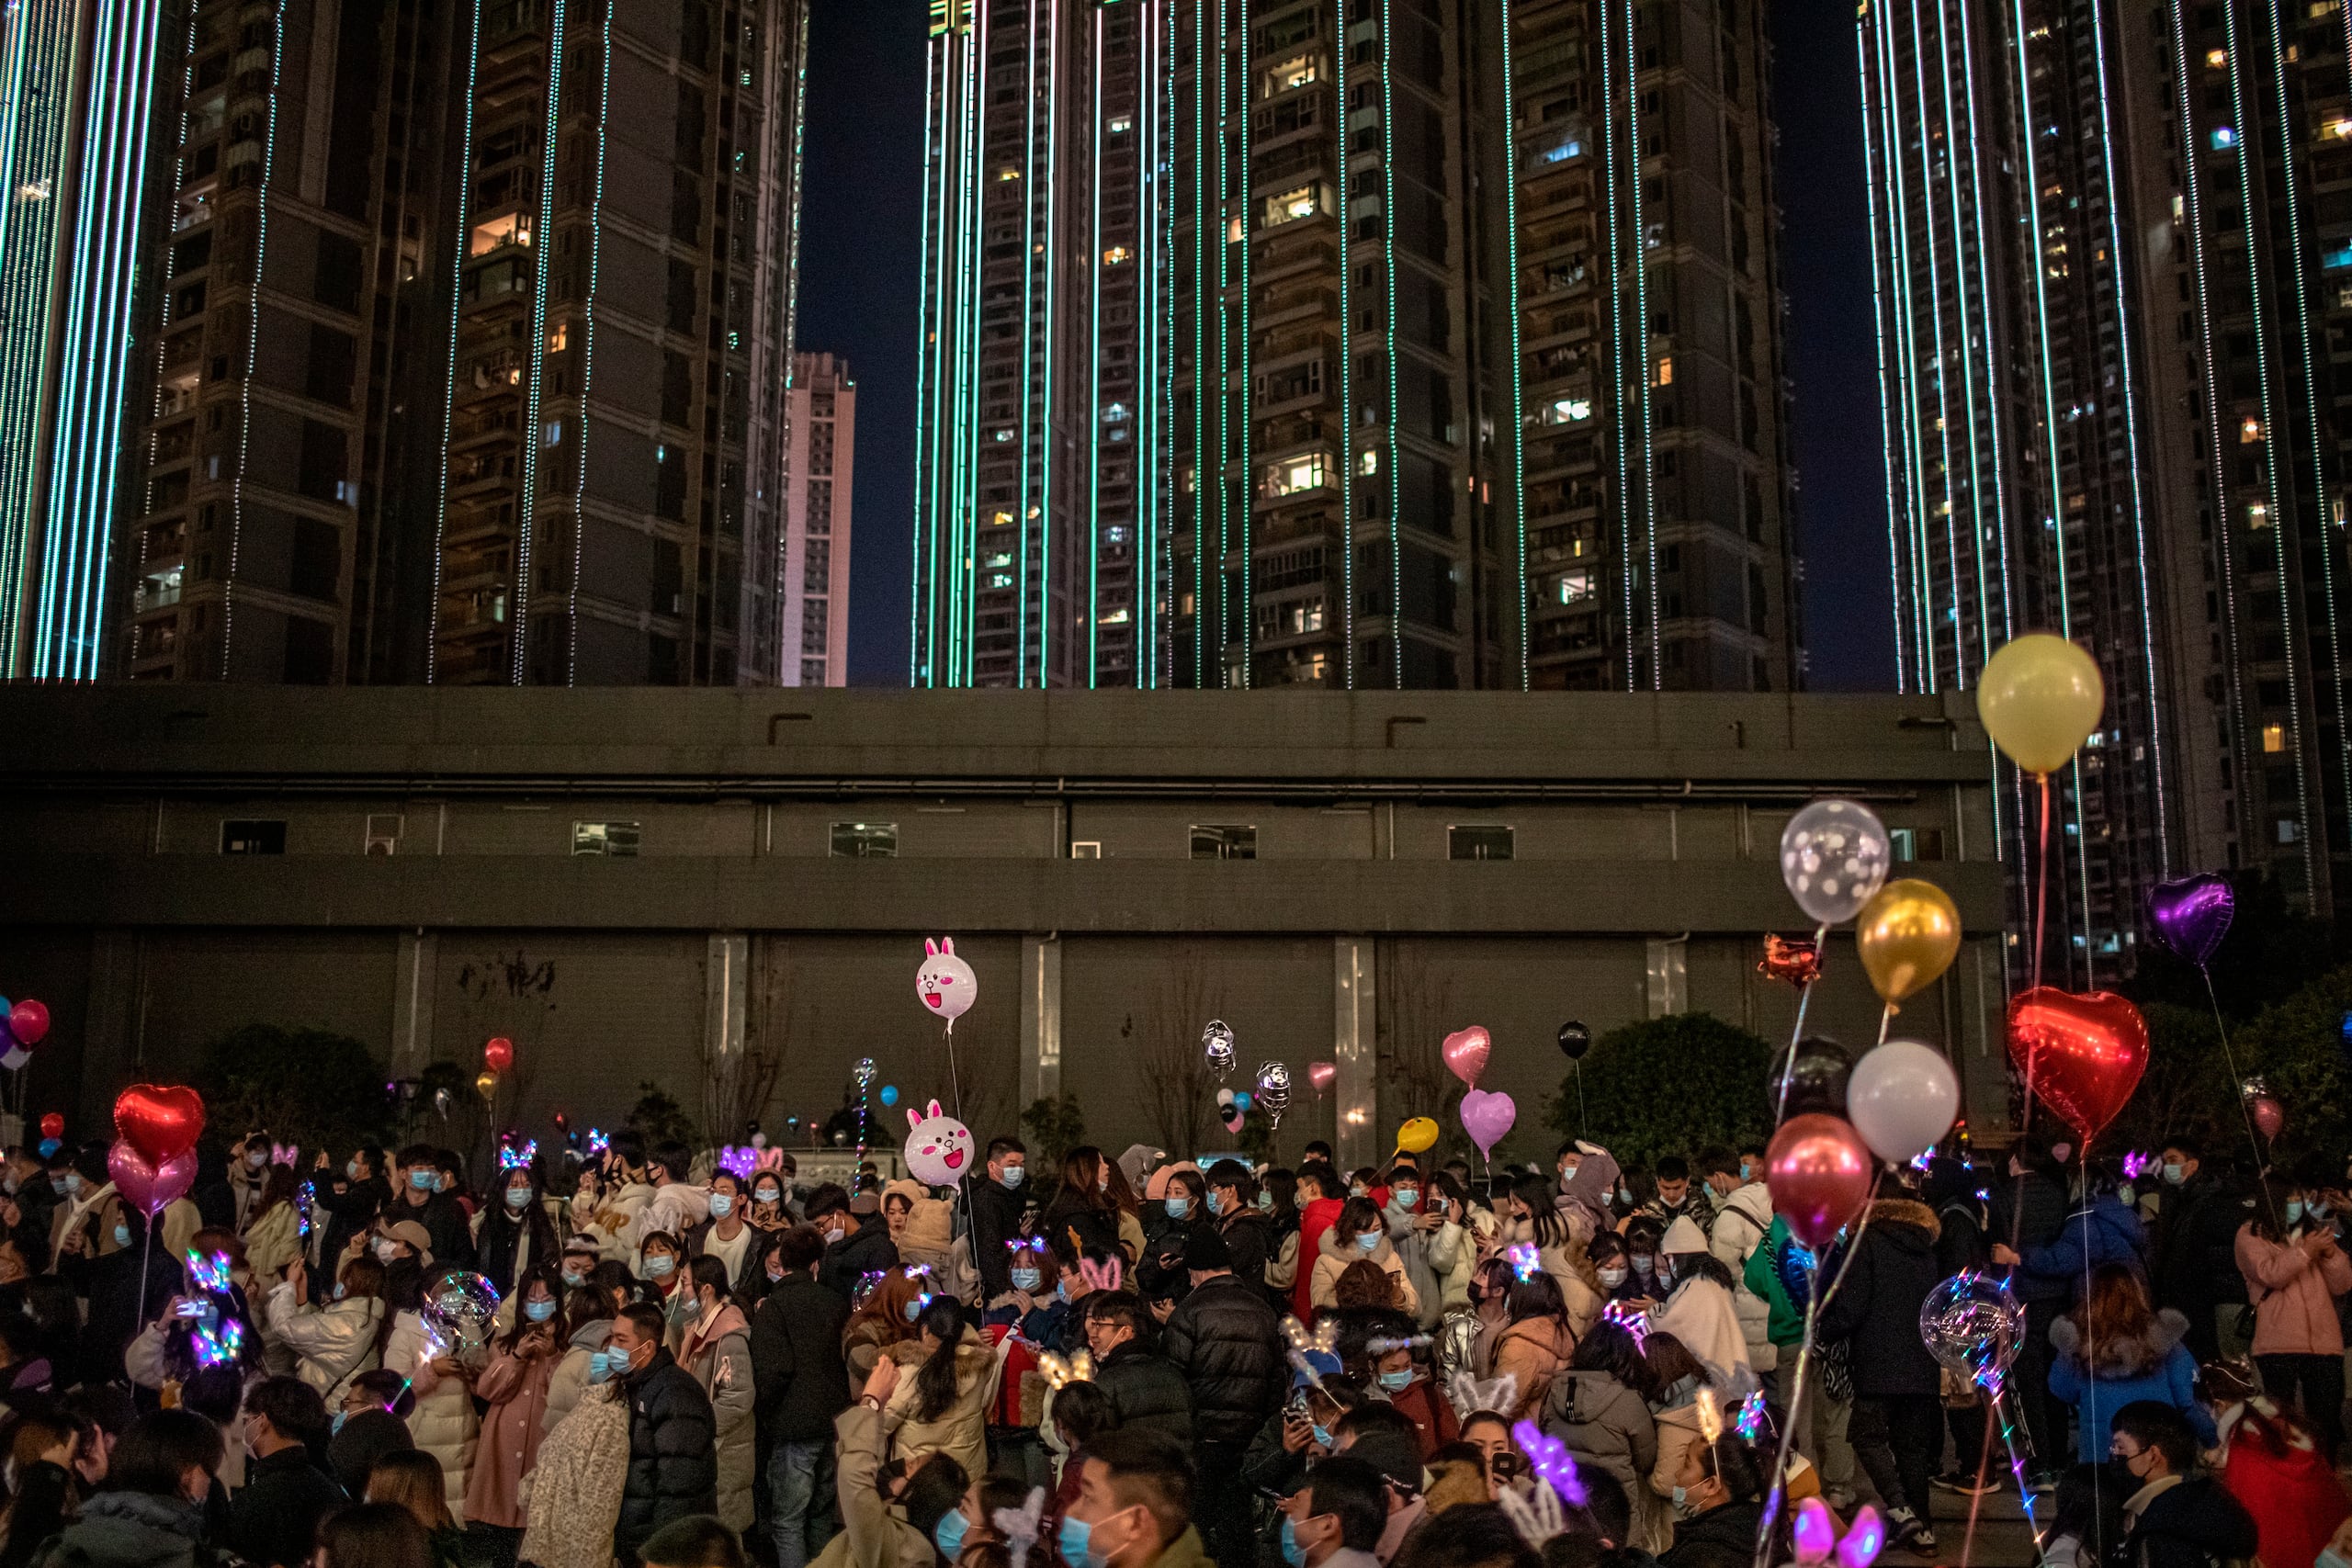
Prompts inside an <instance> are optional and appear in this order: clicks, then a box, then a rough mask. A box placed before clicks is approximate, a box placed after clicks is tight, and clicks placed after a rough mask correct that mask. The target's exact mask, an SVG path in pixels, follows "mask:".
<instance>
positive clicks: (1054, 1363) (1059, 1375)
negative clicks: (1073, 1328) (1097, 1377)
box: [1037, 1350, 1094, 1390]
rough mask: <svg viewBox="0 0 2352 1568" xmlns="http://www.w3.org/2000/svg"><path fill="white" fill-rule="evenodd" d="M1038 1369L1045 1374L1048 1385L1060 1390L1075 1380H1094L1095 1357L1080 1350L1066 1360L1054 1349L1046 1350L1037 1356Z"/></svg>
mask: <svg viewBox="0 0 2352 1568" xmlns="http://www.w3.org/2000/svg"><path fill="white" fill-rule="evenodd" d="M1037 1370H1038V1371H1040V1372H1043V1373H1044V1374H1045V1376H1046V1387H1048V1388H1051V1389H1056V1390H1060V1389H1064V1388H1067V1387H1069V1385H1070V1384H1071V1383H1074V1382H1093V1381H1094V1357H1093V1356H1092V1355H1091V1353H1090V1352H1088V1351H1085V1350H1080V1351H1078V1352H1076V1353H1075V1354H1073V1355H1072V1356H1071V1357H1070V1358H1069V1359H1068V1360H1064V1359H1062V1358H1061V1357H1059V1356H1057V1355H1056V1354H1055V1353H1054V1352H1053V1351H1051V1350H1045V1351H1041V1352H1039V1354H1038V1356H1037Z"/></svg>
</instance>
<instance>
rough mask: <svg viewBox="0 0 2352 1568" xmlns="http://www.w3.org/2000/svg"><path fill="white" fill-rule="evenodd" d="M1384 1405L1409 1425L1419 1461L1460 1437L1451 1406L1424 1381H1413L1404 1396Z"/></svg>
mask: <svg viewBox="0 0 2352 1568" xmlns="http://www.w3.org/2000/svg"><path fill="white" fill-rule="evenodd" d="M1388 1403H1389V1404H1392V1405H1394V1406H1395V1407H1396V1408H1397V1412H1398V1413H1399V1414H1400V1415H1402V1416H1405V1418H1406V1419H1408V1420H1409V1421H1411V1422H1412V1424H1413V1433H1414V1435H1415V1436H1416V1437H1418V1438H1419V1439H1420V1443H1421V1458H1422V1459H1423V1460H1427V1459H1428V1458H1429V1457H1430V1455H1431V1454H1433V1453H1435V1452H1437V1450H1440V1449H1442V1448H1443V1447H1444V1446H1445V1445H1446V1444H1448V1443H1450V1442H1452V1441H1453V1440H1454V1439H1455V1438H1459V1437H1460V1436H1462V1424H1461V1423H1460V1422H1459V1421H1457V1420H1455V1419H1454V1417H1453V1405H1452V1404H1449V1403H1447V1401H1446V1397H1445V1395H1443V1394H1442V1393H1438V1391H1437V1384H1435V1383H1433V1382H1430V1380H1429V1379H1427V1378H1415V1379H1414V1380H1413V1381H1412V1382H1411V1383H1409V1384H1408V1385H1407V1387H1406V1389H1405V1392H1404V1393H1399V1394H1397V1395H1396V1396H1394V1397H1393V1398H1391V1399H1390V1400H1389V1402H1388Z"/></svg>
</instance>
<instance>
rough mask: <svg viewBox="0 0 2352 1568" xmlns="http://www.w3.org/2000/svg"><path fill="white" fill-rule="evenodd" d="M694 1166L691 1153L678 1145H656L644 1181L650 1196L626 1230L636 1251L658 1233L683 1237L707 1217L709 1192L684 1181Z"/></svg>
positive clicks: (648, 1161)
mask: <svg viewBox="0 0 2352 1568" xmlns="http://www.w3.org/2000/svg"><path fill="white" fill-rule="evenodd" d="M693 1163H694V1155H693V1152H692V1151H691V1150H689V1149H688V1148H687V1147H686V1145H684V1144H680V1143H666V1144H661V1145H656V1146H655V1148H654V1150H653V1152H652V1154H651V1155H650V1156H648V1157H647V1159H646V1162H645V1182H646V1185H647V1186H649V1187H650V1188H651V1189H652V1190H653V1193H652V1196H651V1197H650V1198H649V1199H647V1200H646V1201H645V1203H644V1205H643V1206H642V1207H640V1208H639V1210H638V1211H637V1217H636V1218H635V1219H633V1220H632V1221H630V1222H629V1230H628V1239H629V1240H630V1241H631V1242H633V1243H634V1244H635V1245H636V1246H637V1247H639V1248H640V1249H642V1248H643V1247H644V1246H645V1238H646V1237H648V1236H650V1235H653V1234H654V1233H656V1232H657V1231H658V1232H660V1233H661V1234H662V1235H670V1236H680V1235H685V1234H686V1232H687V1231H689V1230H691V1229H693V1228H694V1227H695V1225H698V1224H702V1222H703V1221H705V1220H707V1219H708V1218H709V1217H710V1194H709V1192H708V1191H707V1190H705V1189H703V1188H700V1187H696V1186H694V1185H693V1184H692V1183H690V1182H689V1181H688V1180H687V1175H688V1172H689V1171H690V1169H691V1168H692V1166H693Z"/></svg>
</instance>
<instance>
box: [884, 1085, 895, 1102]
mask: <svg viewBox="0 0 2352 1568" xmlns="http://www.w3.org/2000/svg"><path fill="white" fill-rule="evenodd" d="M882 1103H883V1104H885V1105H896V1104H898V1103H899V1086H898V1085H897V1084H894V1083H886V1084H884V1085H883V1086H882Z"/></svg>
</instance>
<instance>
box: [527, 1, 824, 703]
mask: <svg viewBox="0 0 2352 1568" xmlns="http://www.w3.org/2000/svg"><path fill="white" fill-rule="evenodd" d="M613 4H614V0H605V17H604V26H603V28H602V29H601V32H600V35H599V37H598V39H597V41H598V43H599V45H600V46H601V53H602V54H603V56H604V64H603V73H604V74H603V77H602V79H601V81H600V82H599V84H598V86H597V89H596V183H595V186H594V191H593V192H592V194H591V195H590V197H589V199H588V297H587V299H584V300H582V303H581V307H580V314H581V319H582V326H581V331H580V457H579V461H578V462H577V463H576V464H574V466H573V470H572V472H573V479H572V482H573V484H574V486H575V487H576V488H575V490H574V491H573V500H572V503H571V574H570V575H571V583H570V586H569V591H568V592H567V593H566V595H565V607H566V611H567V617H566V618H567V621H568V625H569V635H568V637H566V639H565V641H566V646H565V649H564V656H563V683H564V684H565V685H567V686H569V685H571V684H573V683H574V682H576V681H577V680H578V678H579V674H580V571H581V567H582V562H583V561H584V560H585V558H586V557H585V553H584V541H583V539H582V536H583V535H584V534H586V532H587V531H588V519H587V517H586V516H585V515H584V512H583V509H582V506H581V504H580V500H579V498H580V496H582V495H584V494H585V493H586V491H587V489H588V394H589V392H590V391H591V390H593V389H594V385H595V380H596V286H597V283H598V281H599V279H600V278H601V277H602V276H603V274H604V256H605V132H606V131H607V130H609V129H610V128H611V125H612V109H613ZM801 15H802V16H803V17H806V16H807V15H808V13H807V12H806V11H803V12H802V13H801ZM795 188H797V181H796V182H795ZM540 243H543V244H544V243H546V237H545V236H542V237H541V242H540ZM549 254H553V253H552V252H550V253H549ZM786 265H791V264H789V263H787V264H786ZM791 342H792V338H791V333H790V332H789V331H788V330H787V331H786V334H785V345H786V354H785V363H786V366H789V365H790V364H791V362H792V355H791V353H790V346H791ZM539 346H540V351H541V352H542V353H544V352H546V347H547V345H546V344H545V343H544V342H542V343H541V344H540V345H539ZM790 385H791V378H790V372H789V371H788V370H787V372H786V388H787V389H788V388H789V387H790ZM789 396H790V393H789V391H788V390H787V391H786V397H787V398H789ZM786 507H787V509H788V507H789V502H786ZM775 614H776V635H777V640H778V643H779V646H778V648H777V649H776V674H777V677H778V678H779V679H781V678H782V676H783V673H784V661H785V652H784V649H783V648H782V647H781V646H780V645H781V642H782V639H783V632H784V619H783V617H784V606H783V604H781V603H779V604H777V605H776V609H775Z"/></svg>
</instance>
